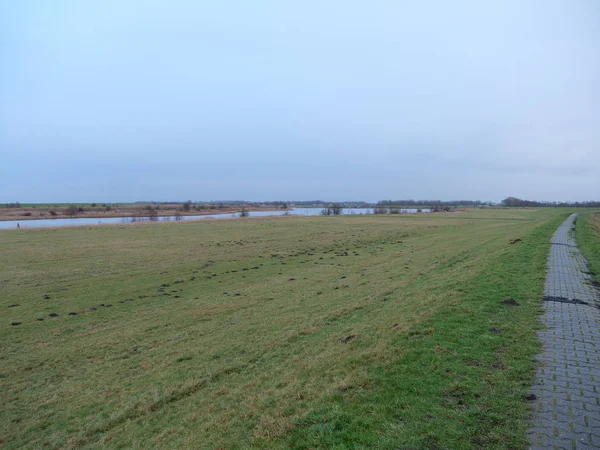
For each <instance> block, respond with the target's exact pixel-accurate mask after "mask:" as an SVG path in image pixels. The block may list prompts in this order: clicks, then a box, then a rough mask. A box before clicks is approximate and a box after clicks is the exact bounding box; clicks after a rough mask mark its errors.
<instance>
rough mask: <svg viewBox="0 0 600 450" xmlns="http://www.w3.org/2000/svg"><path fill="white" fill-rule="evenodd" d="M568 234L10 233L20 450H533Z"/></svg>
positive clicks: (305, 225)
mask: <svg viewBox="0 0 600 450" xmlns="http://www.w3.org/2000/svg"><path fill="white" fill-rule="evenodd" d="M567 214H568V211H566V210H560V209H550V208H548V209H540V210H478V211H468V212H460V213H456V214H446V215H441V214H430V215H427V214H420V215H413V216H410V215H399V216H341V217H280V218H265V219H256V218H255V219H253V218H249V219H239V220H235V221H233V220H227V221H203V222H200V223H193V222H185V223H161V224H143V225H128V226H105V227H86V228H65V229H38V230H35V229H34V230H20V231H16V230H14V231H13V230H11V231H4V232H0V311H2V320H1V322H0V336H1V347H0V401H1V403H2V410H1V411H0V445H1V446H3V447H4V448H7V449H12V448H36V449H37V448H101V447H102V448H106V447H110V448H119V447H123V448H139V449H147V448H161V449H164V448H248V447H256V448H290V447H291V448H396V449H397V448H406V449H408V448H411V449H421V448H452V449H462V448H465V449H467V448H507V449H509V448H510V449H515V448H523V447H524V446H525V441H524V438H523V433H524V431H525V428H526V422H525V419H526V417H527V402H526V400H524V398H523V394H524V392H525V388H526V386H527V385H528V384H529V383H530V382H531V377H532V374H533V372H532V370H533V368H534V364H535V362H534V359H533V356H534V355H535V354H536V353H537V351H538V342H537V338H536V334H535V332H536V329H537V328H538V327H539V326H540V325H539V321H538V314H539V313H540V311H541V303H540V299H541V297H542V293H543V283H544V275H545V264H546V258H547V252H548V247H549V244H548V243H549V240H550V237H551V235H552V233H553V232H554V231H555V229H556V228H557V227H558V225H559V224H560V223H561V221H562V220H564V219H565V218H566V216H567ZM507 297H512V298H514V299H515V300H517V301H518V303H519V306H509V305H506V304H503V303H502V300H503V299H505V298H507ZM51 316H53V317H51Z"/></svg>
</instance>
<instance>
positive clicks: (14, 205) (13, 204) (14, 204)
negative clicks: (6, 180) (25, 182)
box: [6, 202, 21, 208]
mask: <svg viewBox="0 0 600 450" xmlns="http://www.w3.org/2000/svg"><path fill="white" fill-rule="evenodd" d="M6 207H7V208H20V207H21V204H20V203H19V202H14V203H7V204H6Z"/></svg>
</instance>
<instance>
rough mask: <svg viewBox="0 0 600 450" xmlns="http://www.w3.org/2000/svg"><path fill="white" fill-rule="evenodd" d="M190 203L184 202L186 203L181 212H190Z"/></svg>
mask: <svg viewBox="0 0 600 450" xmlns="http://www.w3.org/2000/svg"><path fill="white" fill-rule="evenodd" d="M190 203H191V202H186V203H184V204H183V210H184V211H185V212H189V211H190Z"/></svg>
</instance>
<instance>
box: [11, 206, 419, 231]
mask: <svg viewBox="0 0 600 450" xmlns="http://www.w3.org/2000/svg"><path fill="white" fill-rule="evenodd" d="M321 210H322V208H293V209H291V210H288V211H281V210H279V211H250V217H269V216H283V215H286V214H288V215H292V216H318V215H320V214H321ZM422 211H423V212H429V211H430V210H429V209H423V210H422ZM402 212H404V213H414V212H417V210H416V209H414V208H406V209H402ZM343 213H344V214H345V215H354V214H373V209H372V208H344V212H343ZM235 218H239V213H233V214H232V213H219V214H206V215H202V216H179V217H177V218H176V217H174V216H159V217H157V218H156V221H159V222H167V221H176V220H182V221H183V220H204V219H235ZM149 220H150V219H149V218H148V217H102V218H90V217H73V218H68V219H33V220H6V221H0V230H7V229H11V228H17V223H18V224H19V225H20V226H21V228H41V227H73V226H85V225H107V224H131V223H138V222H142V221H149Z"/></svg>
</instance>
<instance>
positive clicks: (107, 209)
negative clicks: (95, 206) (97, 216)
mask: <svg viewBox="0 0 600 450" xmlns="http://www.w3.org/2000/svg"><path fill="white" fill-rule="evenodd" d="M104 209H105V210H106V212H108V211H110V210H111V209H112V207H111V206H110V205H106V206H105V207H104Z"/></svg>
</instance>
